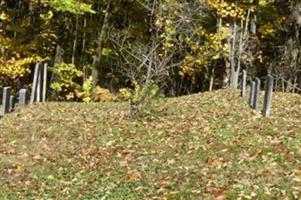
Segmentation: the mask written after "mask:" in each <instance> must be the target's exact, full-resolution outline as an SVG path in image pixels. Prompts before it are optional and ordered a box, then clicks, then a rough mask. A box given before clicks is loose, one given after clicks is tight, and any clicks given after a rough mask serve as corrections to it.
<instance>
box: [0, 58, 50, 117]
mask: <svg viewBox="0 0 301 200" xmlns="http://www.w3.org/2000/svg"><path fill="white" fill-rule="evenodd" d="M47 68H48V66H47V63H45V64H41V63H37V64H36V66H35V70H34V77H33V82H32V91H31V96H30V100H29V101H30V104H33V103H34V102H44V101H46V92H47ZM18 95H19V98H18V106H19V107H24V106H25V105H26V104H27V103H28V97H29V93H28V91H27V89H24V88H22V89H20V90H19V94H18ZM15 101H16V97H15V96H13V95H11V87H4V88H3V96H2V114H3V115H5V114H7V113H10V112H12V111H13V110H14V108H15V105H16V103H15Z"/></svg>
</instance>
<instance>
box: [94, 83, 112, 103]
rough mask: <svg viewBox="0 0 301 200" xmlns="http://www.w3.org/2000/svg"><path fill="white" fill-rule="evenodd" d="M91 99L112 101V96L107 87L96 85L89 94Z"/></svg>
mask: <svg viewBox="0 0 301 200" xmlns="http://www.w3.org/2000/svg"><path fill="white" fill-rule="evenodd" d="M91 99H92V100H93V101H103V102H107V101H112V99H113V96H112V94H111V93H110V91H109V90H108V89H104V88H100V87H97V88H95V89H94V90H93V92H92V94H91Z"/></svg>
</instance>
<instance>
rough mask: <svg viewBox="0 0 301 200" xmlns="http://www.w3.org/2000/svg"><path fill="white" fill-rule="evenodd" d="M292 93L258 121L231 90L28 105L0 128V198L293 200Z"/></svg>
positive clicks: (297, 132) (298, 121)
mask: <svg viewBox="0 0 301 200" xmlns="http://www.w3.org/2000/svg"><path fill="white" fill-rule="evenodd" d="M300 196H301V96H300V95H292V94H281V93H279V94H275V95H274V99H273V110H272V115H271V117H270V118H268V119H264V118H262V117H261V114H260V112H259V111H258V112H257V111H253V110H251V109H250V108H249V107H248V105H247V99H242V98H240V97H239V95H238V93H233V92H230V91H223V90H222V91H216V92H212V93H204V94H196V95H191V96H185V97H180V98H173V99H168V100H166V101H164V102H160V103H158V105H157V107H156V110H155V111H154V112H151V113H149V114H148V115H146V116H144V117H137V118H135V119H133V118H129V117H128V116H127V107H126V104H120V103H99V104H80V103H47V104H41V105H35V106H28V107H27V108H25V109H22V110H18V111H16V112H14V113H13V114H10V115H7V116H6V117H5V118H3V119H1V122H0V199H5V198H7V199H22V198H23V199H102V200H106V199H108V200H111V199H139V200H140V199H172V200H173V199H189V200H190V199H220V200H221V199H239V198H240V199H285V198H286V197H287V198H288V199H297V198H299V197H300Z"/></svg>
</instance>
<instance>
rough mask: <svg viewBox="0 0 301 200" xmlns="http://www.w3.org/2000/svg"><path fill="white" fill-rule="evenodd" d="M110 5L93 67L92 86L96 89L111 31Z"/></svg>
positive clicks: (106, 12)
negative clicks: (103, 54)
mask: <svg viewBox="0 0 301 200" xmlns="http://www.w3.org/2000/svg"><path fill="white" fill-rule="evenodd" d="M109 17H110V14H109V5H108V6H107V9H106V11H105V16H104V20H103V24H102V28H101V31H100V33H99V37H98V41H97V49H96V55H95V56H94V57H93V65H92V85H93V88H95V87H96V86H97V84H98V82H99V66H100V64H101V56H102V49H103V46H104V42H105V40H106V36H107V32H108V29H109Z"/></svg>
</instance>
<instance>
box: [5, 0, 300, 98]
mask: <svg viewBox="0 0 301 200" xmlns="http://www.w3.org/2000/svg"><path fill="white" fill-rule="evenodd" d="M0 8H1V11H0V75H1V76H0V86H1V87H2V86H4V85H8V84H9V85H12V86H13V87H15V88H20V87H24V86H25V87H30V84H31V80H32V72H33V67H34V64H35V63H37V62H47V63H48V64H49V66H50V71H51V73H49V77H48V78H49V80H50V86H49V91H51V96H50V97H49V98H52V99H53V100H83V101H92V100H95V101H98V100H109V99H111V98H112V97H111V94H122V95H123V96H127V95H128V96H132V97H133V98H132V101H133V102H135V101H141V100H143V99H145V98H148V97H151V96H153V95H156V94H157V93H158V92H160V94H164V95H165V96H179V95H184V94H189V93H193V92H200V91H207V90H209V88H210V89H211V88H213V89H219V88H226V87H232V88H237V86H238V77H239V76H240V74H241V71H242V69H246V70H247V71H248V73H249V74H251V75H252V76H254V77H255V76H257V77H264V76H265V75H266V74H267V73H268V72H270V73H273V74H275V75H277V77H279V78H283V79H284V80H286V81H284V80H282V79H279V80H277V81H278V82H279V83H277V84H278V89H279V90H285V91H291V90H292V88H293V87H292V86H298V87H300V86H301V67H300V58H301V57H300V26H301V15H300V12H301V1H299V0H289V1H283V0H244V1H235V0H199V1H189V0H114V1H113V0H98V1H96V0H81V1H79V0H41V1H38V0H0Z"/></svg>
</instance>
